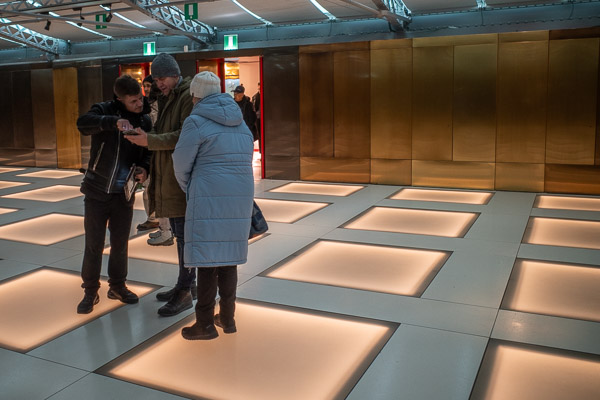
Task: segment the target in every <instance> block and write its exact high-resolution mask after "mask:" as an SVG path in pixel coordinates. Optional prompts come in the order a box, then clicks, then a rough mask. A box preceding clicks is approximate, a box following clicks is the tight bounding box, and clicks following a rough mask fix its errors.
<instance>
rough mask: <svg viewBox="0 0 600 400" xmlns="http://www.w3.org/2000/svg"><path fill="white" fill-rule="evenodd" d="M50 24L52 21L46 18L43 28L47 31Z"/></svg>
mask: <svg viewBox="0 0 600 400" xmlns="http://www.w3.org/2000/svg"><path fill="white" fill-rule="evenodd" d="M51 24H52V22H51V21H50V20H49V19H47V20H46V26H45V27H44V29H45V30H47V31H49V30H50V25H51Z"/></svg>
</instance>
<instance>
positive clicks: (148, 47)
mask: <svg viewBox="0 0 600 400" xmlns="http://www.w3.org/2000/svg"><path fill="white" fill-rule="evenodd" d="M144 55H145V56H155V55H156V42H144Z"/></svg>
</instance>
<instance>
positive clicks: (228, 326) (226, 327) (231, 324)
mask: <svg viewBox="0 0 600 400" xmlns="http://www.w3.org/2000/svg"><path fill="white" fill-rule="evenodd" d="M215 325H216V326H218V327H219V328H223V332H225V333H236V332H237V329H236V327H235V320H234V319H233V318H231V320H230V321H227V322H226V323H222V322H221V315H220V314H217V315H215Z"/></svg>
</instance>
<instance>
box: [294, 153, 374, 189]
mask: <svg viewBox="0 0 600 400" xmlns="http://www.w3.org/2000/svg"><path fill="white" fill-rule="evenodd" d="M370 161H371V160H369V159H356V158H316V157H301V158H300V179H302V180H306V181H321V182H354V183H369V178H370V165H371V164H370Z"/></svg>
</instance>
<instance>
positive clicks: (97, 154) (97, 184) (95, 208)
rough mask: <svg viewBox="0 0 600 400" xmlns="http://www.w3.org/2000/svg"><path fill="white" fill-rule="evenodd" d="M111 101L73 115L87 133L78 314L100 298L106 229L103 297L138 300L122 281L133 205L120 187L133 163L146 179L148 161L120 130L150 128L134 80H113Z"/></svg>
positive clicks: (126, 77) (138, 174) (146, 109)
mask: <svg viewBox="0 0 600 400" xmlns="http://www.w3.org/2000/svg"><path fill="white" fill-rule="evenodd" d="M113 89H114V93H115V99H114V100H111V101H106V102H103V103H97V104H94V105H93V106H92V108H91V109H90V110H89V111H88V112H87V113H85V114H83V115H81V116H80V117H79V118H78V119H77V129H79V131H80V132H81V134H82V135H89V136H91V137H92V141H91V142H92V143H91V151H90V161H89V164H88V168H87V170H86V171H85V175H84V178H83V182H82V184H81V192H82V193H83V194H84V195H85V198H84V222H83V225H84V229H85V250H84V253H83V263H82V266H81V278H82V280H83V284H82V285H81V286H82V287H83V289H84V292H85V294H84V296H83V300H81V302H80V303H79V305H78V306H77V313H79V314H88V313H90V312H92V310H93V309H94V305H96V304H97V303H98V302H99V301H100V297H99V296H98V289H99V288H100V270H101V267H102V252H103V251H104V238H105V235H106V227H107V225H108V230H109V232H110V255H109V258H108V284H109V286H110V288H109V290H108V298H109V299H114V300H120V301H121V302H123V303H129V304H131V303H137V302H138V296H137V295H136V294H135V293H133V292H132V291H130V290H129V289H128V288H127V286H126V285H125V281H126V279H127V247H128V240H129V231H130V229H131V221H132V218H133V203H134V201H135V196H132V198H131V199H130V200H127V199H126V198H125V193H124V186H125V181H126V178H127V175H128V174H129V171H130V169H131V167H132V166H133V165H134V164H135V165H136V169H135V177H136V180H138V181H141V182H143V181H144V180H145V179H146V176H147V171H148V167H149V162H150V154H149V152H148V150H147V149H145V148H144V147H141V146H137V145H135V144H132V143H130V142H129V141H128V140H126V139H125V138H124V136H123V133H122V132H124V131H130V130H132V129H134V128H141V129H149V128H150V127H151V126H152V123H151V121H150V117H149V116H148V112H149V111H150V107H149V106H148V103H147V102H146V101H144V97H143V96H142V90H141V88H140V85H139V83H138V81H136V80H135V79H134V78H132V77H131V76H129V75H123V76H121V77H119V78H117V80H116V81H115V84H114V88H113Z"/></svg>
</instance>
